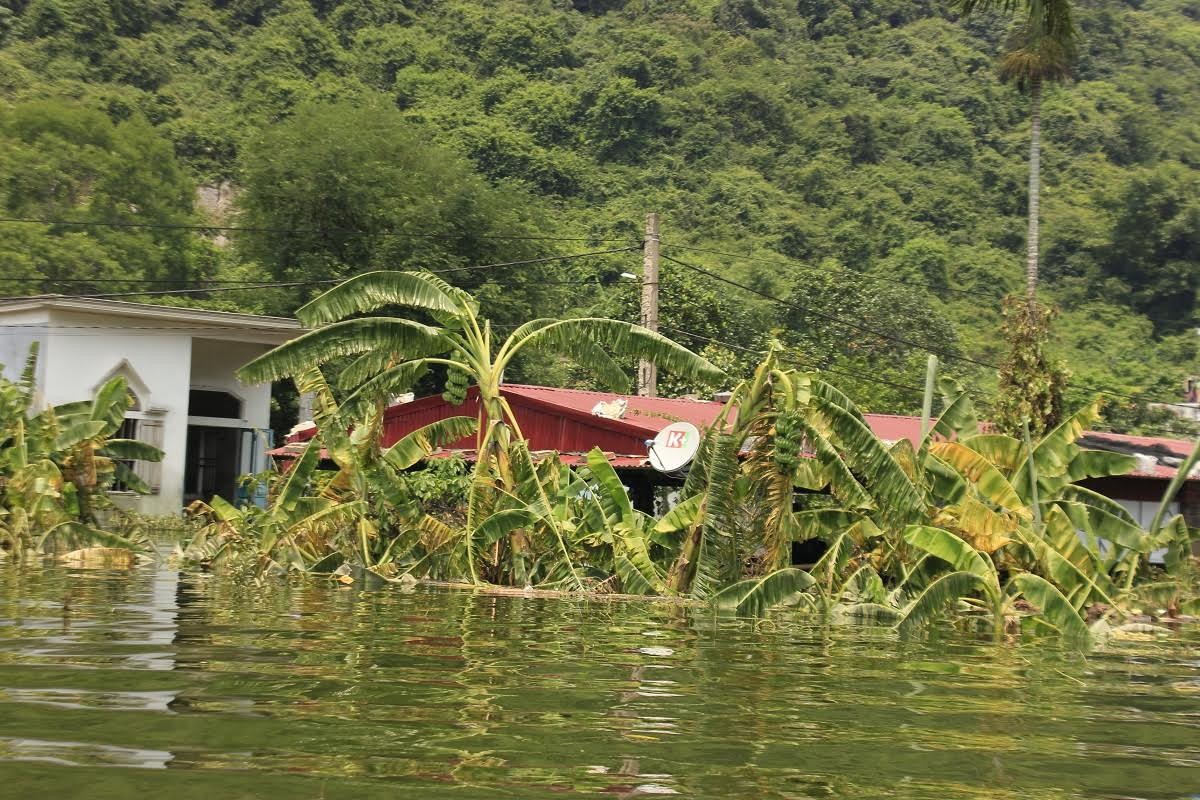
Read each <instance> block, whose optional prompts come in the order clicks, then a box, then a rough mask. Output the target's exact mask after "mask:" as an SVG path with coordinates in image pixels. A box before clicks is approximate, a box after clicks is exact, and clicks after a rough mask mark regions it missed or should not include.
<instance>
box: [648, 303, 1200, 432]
mask: <svg viewBox="0 0 1200 800" xmlns="http://www.w3.org/2000/svg"><path fill="white" fill-rule="evenodd" d="M659 327H660V328H663V329H665V330H669V331H673V332H675V333H676V334H680V335H683V336H690V337H693V338H696V339H700V340H701V341H705V342H710V343H712V344H716V345H720V346H722V347H726V348H728V349H730V350H738V351H741V352H744V353H750V354H752V355H756V356H764V355H766V354H767V352H768V351H767V350H759V349H757V348H753V347H746V346H744V345H738V344H734V343H733V342H726V341H723V340H721V339H714V338H712V337H709V336H704V335H703V334H699V333H695V332H694V331H688V330H684V329H682V328H675V327H672V326H670V325H662V324H660V325H659ZM779 361H780V362H781V363H783V364H787V365H790V366H795V367H800V368H808V369H815V370H816V371H818V372H832V373H834V374H838V375H845V376H848V377H852V378H857V379H859V380H863V381H867V382H869V383H877V384H880V385H882V386H889V387H891V388H894V389H903V390H905V391H909V392H912V393H913V394H914V395H917V396H923V395H924V394H925V389H924V387H921V386H916V385H913V384H904V383H897V382H895V381H890V380H887V379H886V378H880V377H878V376H875V375H869V374H867V373H864V372H859V371H857V370H850V369H846V368H843V367H833V366H822V365H818V364H808V365H805V364H804V363H802V362H800V361H798V360H796V359H794V358H789V357H787V356H786V355H780V356H779ZM963 391H964V392H965V393H966V394H967V395H968V396H970V397H971V398H972V399H974V400H983V401H986V400H988V398H987V396H986V395H983V394H982V393H980V392H979V391H977V390H973V389H966V388H964V389H963ZM864 413H873V412H864ZM1143 430H1145V431H1148V432H1149V433H1151V434H1158V435H1160V436H1165V437H1170V438H1175V437H1185V436H1186V433H1184V432H1182V431H1177V430H1172V429H1171V428H1159V427H1144V428H1143ZM1096 433H1103V431H1096ZM1122 435H1128V434H1122ZM1134 435H1137V434H1134Z"/></svg>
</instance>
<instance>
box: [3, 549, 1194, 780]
mask: <svg viewBox="0 0 1200 800" xmlns="http://www.w3.org/2000/svg"><path fill="white" fill-rule="evenodd" d="M1188 637H1190V638H1188ZM1196 643H1197V639H1196V637H1195V636H1194V635H1192V634H1188V635H1187V636H1185V637H1184V638H1180V639H1177V640H1173V641H1169V642H1159V643H1148V644H1144V645H1142V644H1139V645H1136V646H1129V647H1126V648H1121V649H1117V650H1114V651H1111V652H1106V653H1100V654H1096V655H1093V656H1091V657H1089V658H1087V659H1083V658H1082V657H1080V656H1078V655H1076V654H1073V653H1070V652H1065V651H1064V652H1059V651H1056V650H1055V649H1053V648H1052V647H1048V646H1044V645H1043V646H1036V647H1030V646H1022V647H995V646H993V645H990V644H988V643H986V642H979V641H973V640H969V639H961V638H959V639H949V640H945V641H941V642H937V643H933V644H922V645H918V644H913V643H903V642H899V641H896V640H895V639H894V638H893V637H891V636H890V635H888V634H887V633H886V632H881V631H878V630H872V629H852V628H850V629H847V628H824V627H819V626H816V627H813V626H803V625H799V624H797V623H795V622H789V621H788V620H787V619H786V618H784V619H781V620H780V621H779V624H777V625H774V626H765V627H764V626H760V627H757V628H756V627H755V626H752V625H748V624H743V623H737V622H733V623H727V622H723V623H720V624H718V623H717V622H715V621H714V620H713V619H712V617H711V616H709V615H707V614H704V613H699V614H694V613H692V612H689V611H687V610H684V609H680V608H677V607H674V606H663V605H659V604H654V603H648V602H647V603H632V604H629V603H616V602H611V603H605V602H583V601H580V602H573V601H571V602H568V601H562V600H544V599H535V598H529V597H507V596H506V597H496V596H489V595H482V594H471V593H464V592H448V591H433V590H419V591H415V592H410V593H402V592H398V591H396V592H392V591H383V592H378V593H360V592H356V591H353V590H351V589H345V588H339V587H335V586H331V585H328V584H325V583H321V582H316V581H311V582H298V583H295V584H292V585H280V584H274V583H272V584H267V585H263V586H256V585H254V584H253V582H249V581H244V580H236V579H229V578H225V577H220V576H216V577H213V576H203V575H194V574H178V573H176V572H174V571H172V570H170V569H169V568H167V566H166V565H165V564H159V565H156V566H153V567H149V568H144V569H138V570H134V571H131V572H102V571H94V570H88V571H85V570H68V569H63V568H60V567H55V566H47V567H45V568H43V569H38V570H33V571H31V572H28V573H26V574H21V575H18V574H16V573H15V572H13V571H12V570H11V569H10V568H7V567H3V566H0V771H3V772H4V773H5V774H6V775H12V776H13V777H12V778H11V779H9V780H8V781H6V782H0V796H6V792H12V793H13V794H14V795H15V796H21V795H22V794H24V795H25V796H51V795H54V794H58V795H61V796H89V797H100V796H113V797H122V796H128V794H131V793H133V792H134V791H168V792H171V793H172V795H173V800H176V798H179V797H191V796H195V797H206V798H211V797H212V796H214V795H218V796H222V797H226V796H239V794H238V793H239V792H241V793H243V795H242V796H254V797H288V798H291V797H314V796H324V797H336V796H346V797H366V796H374V795H379V796H396V795H397V794H399V795H402V796H420V797H436V796H441V795H443V794H444V795H447V796H453V797H459V798H469V797H488V798H491V797H496V796H512V797H521V798H525V797H535V798H536V797H561V796H562V795H564V794H568V795H569V794H577V795H592V796H602V797H603V796H607V797H638V796H643V795H657V794H664V795H672V794H675V795H681V796H687V797H697V798H704V797H713V798H716V797H779V798H799V797H820V796H837V797H885V796H886V797H902V798H930V797H937V798H939V800H940V799H941V798H946V797H1009V796H1011V797H1021V798H1029V797H1047V798H1049V797H1053V798H1072V797H1080V798H1082V797H1124V796H1136V797H1146V798H1168V797H1172V798H1178V797H1185V796H1188V795H1189V794H1191V793H1194V792H1195V791H1197V790H1198V789H1200V730H1198V728H1200V679H1198V678H1197V661H1196V658H1195V645H1196ZM164 767H165V769H163V768H164ZM133 768H138V769H133ZM147 768H155V769H147ZM248 776H252V779H248ZM248 781H249V782H248ZM247 787H251V788H247Z"/></svg>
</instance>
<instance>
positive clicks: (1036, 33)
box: [954, 0, 1079, 320]
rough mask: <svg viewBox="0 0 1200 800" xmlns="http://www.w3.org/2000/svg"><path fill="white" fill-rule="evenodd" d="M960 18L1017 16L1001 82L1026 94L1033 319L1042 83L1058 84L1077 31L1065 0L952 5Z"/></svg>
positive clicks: (1028, 286) (964, 0)
mask: <svg viewBox="0 0 1200 800" xmlns="http://www.w3.org/2000/svg"><path fill="white" fill-rule="evenodd" d="M954 5H955V7H956V8H957V9H958V11H959V12H961V13H962V14H964V15H968V14H972V13H974V12H976V11H984V12H988V11H999V12H1002V13H1006V14H1017V15H1019V17H1020V18H1019V19H1018V22H1017V27H1016V29H1015V30H1014V31H1013V34H1012V36H1011V37H1010V39H1009V48H1008V52H1007V53H1006V54H1005V56H1004V58H1003V60H1002V62H1001V68H1000V74H1001V77H1002V78H1004V79H1005V80H1012V81H1015V82H1016V84H1017V86H1018V87H1019V88H1022V89H1028V90H1029V98H1030V105H1029V120H1030V136H1029V227H1028V234H1027V238H1026V255H1025V301H1026V305H1027V307H1028V309H1029V316H1030V319H1031V320H1032V319H1033V318H1034V317H1035V315H1036V313H1037V312H1036V303H1037V299H1036V297H1037V281H1038V238H1039V231H1038V209H1039V205H1040V200H1041V156H1042V84H1043V83H1044V82H1045V81H1048V80H1062V79H1063V78H1065V77H1066V76H1067V74H1068V70H1069V67H1070V64H1071V61H1072V60H1073V59H1074V57H1075V50H1076V43H1077V41H1078V38H1079V31H1078V29H1077V28H1076V27H1075V22H1074V19H1073V18H1072V14H1071V4H1070V2H1069V0H954Z"/></svg>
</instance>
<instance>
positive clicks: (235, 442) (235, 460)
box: [183, 425, 242, 503]
mask: <svg viewBox="0 0 1200 800" xmlns="http://www.w3.org/2000/svg"><path fill="white" fill-rule="evenodd" d="M241 433H242V432H241V431H240V430H239V429H237V428H210V427H207V426H203V425H189V426H188V437H187V460H186V462H185V464H184V471H183V499H184V502H186V503H190V502H192V501H193V500H208V499H209V498H211V497H212V496H213V495H220V496H221V497H222V498H224V499H225V500H228V501H229V502H230V503H233V502H235V500H236V499H237V479H238V464H239V463H240V455H241V441H242V436H241Z"/></svg>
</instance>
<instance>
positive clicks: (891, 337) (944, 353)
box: [662, 253, 1192, 408]
mask: <svg viewBox="0 0 1200 800" xmlns="http://www.w3.org/2000/svg"><path fill="white" fill-rule="evenodd" d="M662 257H663V258H665V259H667V260H668V261H671V262H673V263H675V264H678V265H679V266H681V267H686V268H687V269H690V270H693V271H695V272H699V273H700V274H702V275H707V276H708V277H710V278H712V279H714V280H718V281H721V282H723V283H727V284H729V285H730V286H733V287H736V288H738V289H741V290H742V291H745V292H749V293H751V294H753V295H756V296H758V297H761V298H763V299H765V300H770V301H771V302H773V303H778V304H779V305H781V306H783V307H784V308H799V309H800V310H802V311H804V312H805V313H808V314H812V315H813V316H816V317H821V318H824V319H828V320H831V321H833V322H837V323H840V324H842V325H846V326H848V327H851V328H856V329H858V330H860V331H863V332H865V333H869V334H872V335H874V336H879V337H881V338H883V339H887V340H889V341H892V342H896V343H897V344H902V345H905V346H906V347H913V348H916V349H918V350H925V351H927V352H929V353H932V354H934V355H937V356H941V357H942V358H945V359H951V360H955V361H962V362H964V363H968V364H974V365H975V366H979V367H984V368H986V369H992V370H997V371H999V369H1000V365H998V364H992V363H989V362H987V361H980V360H979V359H976V358H971V357H970V356H963V355H958V354H957V353H950V352H947V351H945V350H938V349H936V348H933V347H931V346H929V345H928V344H922V343H920V342H912V341H909V340H908V339H904V338H902V337H900V336H895V335H893V334H888V333H885V332H883V331H877V330H875V329H873V328H869V327H867V326H864V325H859V324H858V323H856V322H852V321H850V320H847V319H843V318H841V317H838V316H837V315H835V314H828V313H825V312H821V311H816V310H814V309H812V308H810V307H809V306H805V305H804V304H803V303H797V302H794V301H792V302H789V301H787V300H784V299H782V298H779V297H776V296H774V295H772V294H768V293H766V292H763V291H759V290H758V289H755V288H754V287H753V286H747V285H746V284H744V283H740V282H738V281H735V280H732V279H731V278H727V277H725V276H724V275H720V274H718V273H716V272H713V271H711V270H708V269H705V268H704V267H698V266H696V265H695V264H689V263H687V262H686V261H681V260H679V259H678V258H673V257H672V256H669V255H667V254H666V253H664V254H663V256H662ZM1073 388H1076V389H1085V390H1088V391H1092V392H1099V393H1102V394H1108V395H1112V396H1113V397H1122V398H1125V399H1127V400H1134V401H1136V402H1147V403H1156V404H1158V405H1164V406H1175V407H1178V408H1191V407H1192V406H1190V405H1188V404H1187V403H1172V402H1168V401H1159V400H1154V399H1153V398H1149V397H1147V396H1146V395H1144V394H1143V395H1133V394H1128V393H1124V392H1118V391H1115V390H1113V389H1108V388H1105V387H1102V386H1095V385H1091V384H1077V385H1076V386H1075V387H1073Z"/></svg>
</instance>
